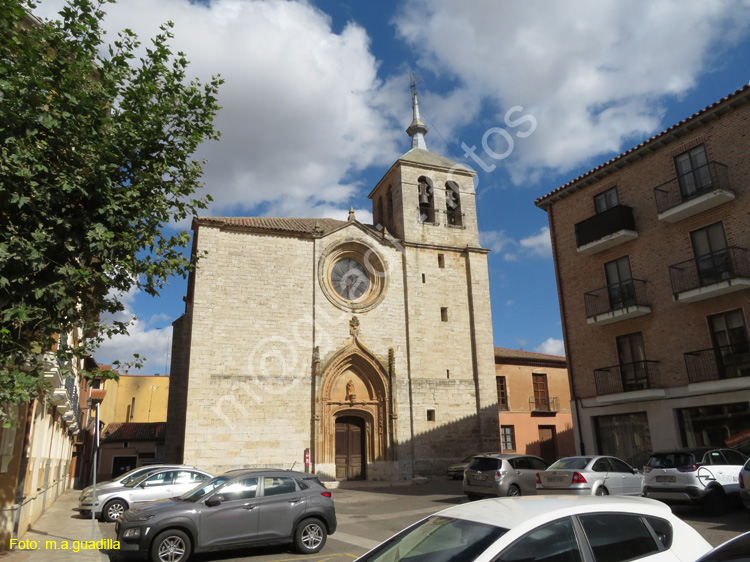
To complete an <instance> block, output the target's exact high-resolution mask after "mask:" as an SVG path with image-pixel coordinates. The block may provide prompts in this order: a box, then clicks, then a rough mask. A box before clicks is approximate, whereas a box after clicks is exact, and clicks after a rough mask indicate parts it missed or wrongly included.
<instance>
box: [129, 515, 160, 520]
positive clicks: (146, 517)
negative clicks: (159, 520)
mask: <svg viewBox="0 0 750 562" xmlns="http://www.w3.org/2000/svg"><path fill="white" fill-rule="evenodd" d="M153 517H154V516H153V515H138V516H137V517H132V516H131V517H128V521H148V520H149V519H153Z"/></svg>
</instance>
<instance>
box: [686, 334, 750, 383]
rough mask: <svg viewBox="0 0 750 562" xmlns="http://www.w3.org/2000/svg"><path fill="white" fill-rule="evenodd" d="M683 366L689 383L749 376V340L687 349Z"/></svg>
mask: <svg viewBox="0 0 750 562" xmlns="http://www.w3.org/2000/svg"><path fill="white" fill-rule="evenodd" d="M685 368H686V369H687V373H688V380H689V381H690V382H691V383H696V382H708V381H716V380H722V379H734V378H737V377H748V376H750V342H739V343H733V344H731V345H723V346H719V347H712V348H709V349H701V350H699V351H688V352H687V353H685Z"/></svg>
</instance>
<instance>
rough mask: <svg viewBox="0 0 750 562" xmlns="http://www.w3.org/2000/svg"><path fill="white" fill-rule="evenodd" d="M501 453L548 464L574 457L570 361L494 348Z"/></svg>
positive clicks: (541, 354)
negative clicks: (530, 456) (534, 458)
mask: <svg viewBox="0 0 750 562" xmlns="http://www.w3.org/2000/svg"><path fill="white" fill-rule="evenodd" d="M495 380H496V383H497V408H498V412H499V413H498V420H499V423H500V447H501V448H500V451H501V452H503V453H526V454H528V455H536V456H539V457H542V458H543V459H544V460H546V461H547V462H549V463H552V462H553V461H555V460H557V459H559V458H560V457H567V456H571V455H574V454H575V452H576V451H575V438H574V435H573V417H572V415H571V411H570V386H569V380H568V367H567V361H566V359H565V357H558V356H555V355H547V354H544V353H534V352H531V351H522V350H518V349H505V348H502V347H496V348H495Z"/></svg>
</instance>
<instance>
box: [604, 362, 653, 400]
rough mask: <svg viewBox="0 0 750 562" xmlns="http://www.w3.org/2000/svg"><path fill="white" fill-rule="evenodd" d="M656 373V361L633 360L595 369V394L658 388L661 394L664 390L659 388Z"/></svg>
mask: <svg viewBox="0 0 750 562" xmlns="http://www.w3.org/2000/svg"><path fill="white" fill-rule="evenodd" d="M658 374H659V362H658V361H635V362H634V363H624V364H622V365H614V366H612V367H602V368H601V369H595V370H594V382H595V384H596V395H597V396H606V395H611V394H622V393H624V392H636V391H643V390H652V389H658V390H659V395H661V394H663V392H664V391H663V390H661V389H660V386H659V380H658Z"/></svg>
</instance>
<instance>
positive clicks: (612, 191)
mask: <svg viewBox="0 0 750 562" xmlns="http://www.w3.org/2000/svg"><path fill="white" fill-rule="evenodd" d="M619 204H620V200H619V198H618V197H617V187H611V188H609V189H608V190H607V191H604V192H602V193H600V194H599V195H594V210H595V211H596V214H597V215H598V214H599V213H603V212H604V211H606V210H607V209H611V208H612V207H615V206H617V205H619Z"/></svg>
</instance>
